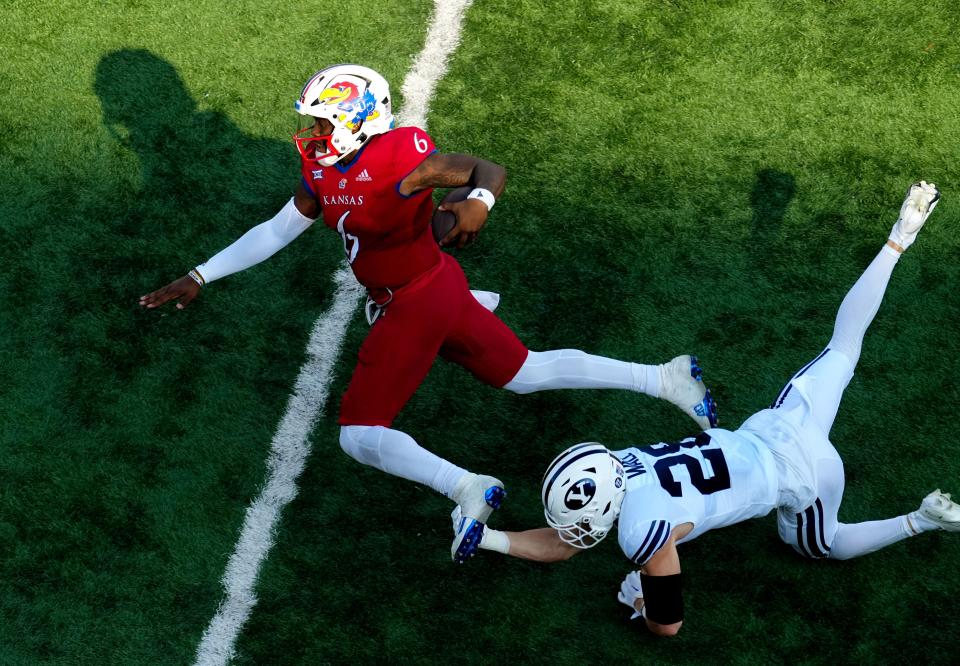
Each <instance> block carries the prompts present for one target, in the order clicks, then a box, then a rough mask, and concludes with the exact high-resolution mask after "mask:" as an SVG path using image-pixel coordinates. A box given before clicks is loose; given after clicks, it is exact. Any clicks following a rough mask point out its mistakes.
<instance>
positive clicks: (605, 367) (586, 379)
mask: <svg viewBox="0 0 960 666" xmlns="http://www.w3.org/2000/svg"><path fill="white" fill-rule="evenodd" d="M503 388H505V389H507V390H508V391H513V392H514V393H533V392H535V391H547V390H552V389H572V388H579V389H626V390H628V391H636V392H638V393H646V394H647V395H650V396H653V397H654V398H659V397H660V373H659V370H658V366H656V365H643V364H640V363H629V362H626V361H617V360H614V359H612V358H604V357H603V356H594V355H592V354H586V353H584V352H582V351H580V350H577V349H554V350H552V351H545V352H535V351H531V352H530V353H529V354H528V355H527V360H526V361H525V362H524V364H523V365H522V366H521V367H520V370H518V371H517V374H516V375H515V376H514V378H513V379H511V380H510V381H509V382H508V383H507V384H506V385H505V386H504V387H503Z"/></svg>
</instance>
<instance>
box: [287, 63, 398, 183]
mask: <svg viewBox="0 0 960 666" xmlns="http://www.w3.org/2000/svg"><path fill="white" fill-rule="evenodd" d="M294 108H296V110H297V112H298V113H299V114H300V115H301V116H303V118H302V120H303V121H305V123H304V124H306V123H309V124H308V125H307V126H306V127H303V125H301V128H300V130H299V131H298V132H297V133H296V134H295V135H294V137H293V140H294V142H295V143H296V144H297V149H298V150H299V151H300V154H301V155H303V156H304V157H305V158H307V159H310V160H314V161H316V162H317V163H318V164H320V166H330V165H332V164H336V163H337V162H338V161H339V160H340V159H342V158H343V157H344V156H346V155H348V154H350V153H352V152H353V151H355V150H358V149H360V148H361V147H363V145H364V144H365V143H367V141H369V140H370V139H371V138H372V137H374V136H376V135H377V134H383V133H384V132H388V131H390V130H392V129H393V128H394V126H395V125H396V122H395V121H394V118H393V114H392V113H391V111H390V84H388V83H387V80H386V79H385V78H383V77H382V76H380V75H379V74H378V73H377V72H375V71H373V70H372V69H370V68H369V67H364V66H362V65H334V66H333V67H327V68H326V69H322V70H320V71H319V72H317V73H316V74H314V75H313V76H312V77H310V80H309V81H307V83H306V85H305V86H303V90H301V91H300V98H299V99H298V100H297V101H296V102H295V103H294ZM316 118H326V119H327V120H329V121H330V123H331V124H332V125H333V131H332V132H331V133H330V134H327V135H323V136H314V135H313V133H312V132H313V125H314V123H315V122H316V120H315V119H316Z"/></svg>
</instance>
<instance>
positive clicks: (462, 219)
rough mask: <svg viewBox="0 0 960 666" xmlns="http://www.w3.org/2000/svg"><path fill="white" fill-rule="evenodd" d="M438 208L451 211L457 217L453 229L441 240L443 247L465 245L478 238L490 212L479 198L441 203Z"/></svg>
mask: <svg viewBox="0 0 960 666" xmlns="http://www.w3.org/2000/svg"><path fill="white" fill-rule="evenodd" d="M438 208H439V210H448V211H450V212H451V213H453V214H454V216H455V217H456V218H457V223H456V224H455V225H453V229H451V230H450V231H449V232H448V233H447V235H446V236H444V237H443V238H442V239H441V240H440V245H441V246H442V247H464V246H465V245H469V244H470V243H472V242H474V241H475V240H477V236H479V235H480V230H481V229H483V225H485V224H486V223H487V215H488V214H489V213H490V210H489V209H488V208H487V206H486V204H485V203H483V202H482V201H480V200H479V199H464V200H463V201H452V202H449V203H444V204H440V206H439V207H438Z"/></svg>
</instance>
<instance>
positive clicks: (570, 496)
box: [563, 479, 597, 511]
mask: <svg viewBox="0 0 960 666" xmlns="http://www.w3.org/2000/svg"><path fill="white" fill-rule="evenodd" d="M596 494H597V484H595V483H594V482H593V479H580V480H579V481H577V482H576V483H575V484H573V485H572V486H570V489H569V490H567V494H566V495H565V496H564V498H563V503H564V504H565V505H566V506H567V508H568V509H570V510H572V511H576V510H578V509H582V508H583V507H585V506H586V505H587V504H588V503H589V502H590V500H592V499H593V496H594V495H596Z"/></svg>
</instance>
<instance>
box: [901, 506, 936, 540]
mask: <svg viewBox="0 0 960 666" xmlns="http://www.w3.org/2000/svg"><path fill="white" fill-rule="evenodd" d="M903 519H904V521H906V523H907V529H908V530H909V531H910V536H916V535H917V534H921V533H923V532H933V531H934V530H939V529H940V526H939V525H937V524H936V523H935V522H933V521H932V520H930V519H929V518H927V517H926V516H924V515H923V514H922V513H920V512H919V511H911V512H910V513H908V514H907V515H905V516H904V517H903Z"/></svg>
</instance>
